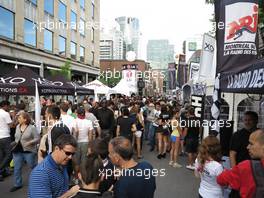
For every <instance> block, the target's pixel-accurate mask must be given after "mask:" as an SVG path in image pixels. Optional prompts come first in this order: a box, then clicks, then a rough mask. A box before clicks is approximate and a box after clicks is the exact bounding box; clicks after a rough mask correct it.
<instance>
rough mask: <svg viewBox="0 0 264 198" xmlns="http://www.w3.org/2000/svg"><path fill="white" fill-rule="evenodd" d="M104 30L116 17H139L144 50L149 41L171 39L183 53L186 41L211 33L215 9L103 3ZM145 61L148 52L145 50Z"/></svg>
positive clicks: (195, 3)
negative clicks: (195, 36) (183, 44)
mask: <svg viewBox="0 0 264 198" xmlns="http://www.w3.org/2000/svg"><path fill="white" fill-rule="evenodd" d="M100 2H101V4H100V7H101V8H100V9H101V10H100V15H101V26H105V25H106V24H108V23H112V22H113V21H114V19H115V18H116V17H119V16H130V17H136V18H138V19H139V21H140V30H141V32H142V36H143V46H142V47H143V48H146V44H147V40H149V39H168V40H169V41H170V42H171V44H174V45H175V51H176V53H179V52H181V51H182V43H183V41H184V40H185V39H186V38H189V37H193V36H194V35H197V34H203V33H205V32H208V31H210V30H211V29H212V24H211V23H210V21H209V19H211V18H212V14H213V12H214V9H213V5H207V4H205V0H101V1H100ZM143 54H144V55H143V56H144V57H145V49H143Z"/></svg>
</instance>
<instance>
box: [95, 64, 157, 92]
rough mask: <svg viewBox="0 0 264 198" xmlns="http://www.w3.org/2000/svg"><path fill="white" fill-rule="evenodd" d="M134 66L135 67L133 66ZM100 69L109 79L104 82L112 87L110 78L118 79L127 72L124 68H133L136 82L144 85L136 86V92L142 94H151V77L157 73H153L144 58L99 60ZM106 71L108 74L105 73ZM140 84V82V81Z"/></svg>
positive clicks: (154, 76)
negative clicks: (130, 60)
mask: <svg viewBox="0 0 264 198" xmlns="http://www.w3.org/2000/svg"><path fill="white" fill-rule="evenodd" d="M134 66H135V68H133V67H134ZM100 69H101V74H106V75H107V76H108V79H109V81H106V82H105V83H106V84H107V85H108V86H110V87H113V86H115V84H111V83H112V82H113V81H111V79H113V78H115V79H117V81H115V83H118V81H119V80H120V79H121V78H122V77H123V78H125V77H124V76H122V75H124V74H125V75H126V74H127V72H125V73H124V69H126V70H127V71H128V70H131V71H132V70H133V71H132V72H133V76H134V77H136V78H135V79H136V83H138V82H144V87H140V86H139V87H138V90H137V92H138V94H139V95H142V94H144V95H145V96H146V95H153V93H154V92H153V82H154V80H153V78H156V76H157V75H158V74H153V72H152V70H151V67H150V64H149V63H148V62H145V61H144V60H135V61H133V62H129V61H126V60H100ZM107 73H108V74H107ZM140 84H141V83H140Z"/></svg>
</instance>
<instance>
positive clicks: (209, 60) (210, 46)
mask: <svg viewBox="0 0 264 198" xmlns="http://www.w3.org/2000/svg"><path fill="white" fill-rule="evenodd" d="M215 56H216V40H215V38H213V37H212V36H210V35H208V34H204V36H203V45H202V52H201V59H200V70H199V82H202V81H204V80H206V79H214V78H215V70H216V62H215V61H214V59H215V58H216V57H215Z"/></svg>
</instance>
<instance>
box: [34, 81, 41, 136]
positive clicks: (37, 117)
mask: <svg viewBox="0 0 264 198" xmlns="http://www.w3.org/2000/svg"><path fill="white" fill-rule="evenodd" d="M40 113H41V107H40V99H39V91H38V83H37V82H35V124H36V129H37V132H38V133H39V134H40V132H41V119H40Z"/></svg>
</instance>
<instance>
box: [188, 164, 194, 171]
mask: <svg viewBox="0 0 264 198" xmlns="http://www.w3.org/2000/svg"><path fill="white" fill-rule="evenodd" d="M186 168H187V169H189V170H195V167H194V166H193V165H187V166H186Z"/></svg>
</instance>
